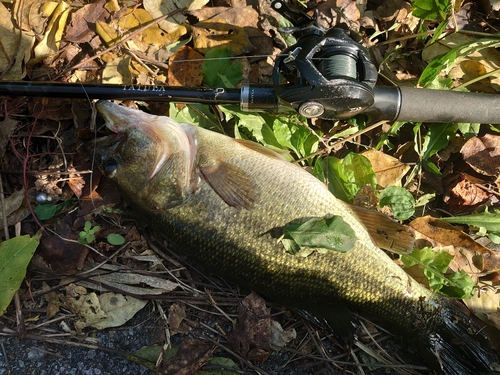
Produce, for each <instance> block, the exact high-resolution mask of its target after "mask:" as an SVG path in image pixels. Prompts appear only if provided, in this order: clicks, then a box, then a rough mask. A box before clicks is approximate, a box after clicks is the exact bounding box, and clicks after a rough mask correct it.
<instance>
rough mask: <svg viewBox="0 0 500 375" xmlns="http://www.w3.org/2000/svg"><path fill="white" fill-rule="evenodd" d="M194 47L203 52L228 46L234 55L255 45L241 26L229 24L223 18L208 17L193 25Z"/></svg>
mask: <svg viewBox="0 0 500 375" xmlns="http://www.w3.org/2000/svg"><path fill="white" fill-rule="evenodd" d="M193 40H194V48H195V49H196V50H197V51H199V52H201V53H203V54H205V53H207V52H208V51H210V50H211V49H213V48H216V47H224V48H229V49H230V50H231V51H232V52H233V54H234V55H235V56H239V55H242V54H245V53H248V52H250V51H251V50H253V49H254V48H255V47H254V46H253V45H252V43H251V42H250V39H249V38H248V36H247V34H246V33H245V30H244V29H243V28H242V27H239V26H235V25H230V24H227V23H226V20H225V19H223V18H210V19H209V20H206V21H202V22H198V23H197V24H195V25H193Z"/></svg>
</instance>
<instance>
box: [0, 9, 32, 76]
mask: <svg viewBox="0 0 500 375" xmlns="http://www.w3.org/2000/svg"><path fill="white" fill-rule="evenodd" d="M0 28H1V29H2V37H1V38H0V49H1V51H2V53H0V79H4V80H11V81H12V80H20V79H22V78H24V76H25V75H26V71H25V63H26V61H28V60H29V58H30V55H31V51H30V49H31V46H32V44H33V43H34V41H35V37H34V36H33V35H31V36H30V35H29V34H28V33H27V32H24V31H21V30H19V29H17V28H16V27H15V26H14V24H13V23H12V18H11V14H10V12H9V10H8V9H7V8H6V7H5V5H3V4H2V3H0Z"/></svg>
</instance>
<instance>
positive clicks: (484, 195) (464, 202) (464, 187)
mask: <svg viewBox="0 0 500 375" xmlns="http://www.w3.org/2000/svg"><path fill="white" fill-rule="evenodd" d="M491 196H492V194H491V193H488V192H487V191H485V190H484V189H481V187H480V186H478V185H476V184H474V183H472V182H471V181H469V180H468V178H467V176H465V175H463V176H461V178H460V180H459V181H458V182H457V183H456V185H455V186H453V187H452V188H451V190H450V195H449V199H448V200H447V202H446V205H447V208H448V211H449V212H451V213H453V214H455V213H459V212H460V213H462V212H464V210H473V209H474V208H475V207H477V206H478V205H481V204H483V203H485V202H487V201H488V199H489V198H490V197H491Z"/></svg>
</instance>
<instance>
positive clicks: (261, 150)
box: [235, 139, 286, 160]
mask: <svg viewBox="0 0 500 375" xmlns="http://www.w3.org/2000/svg"><path fill="white" fill-rule="evenodd" d="M235 141H236V142H237V143H239V144H240V145H242V146H244V147H246V148H248V149H250V150H253V151H257V152H259V153H261V154H262V155H266V156H268V157H270V158H273V159H278V160H286V159H285V158H284V157H283V155H281V154H280V153H278V152H276V151H274V150H271V149H270V148H268V147H265V146H262V145H261V144H260V143H256V142H254V141H249V140H247V139H235Z"/></svg>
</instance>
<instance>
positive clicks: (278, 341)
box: [271, 320, 297, 350]
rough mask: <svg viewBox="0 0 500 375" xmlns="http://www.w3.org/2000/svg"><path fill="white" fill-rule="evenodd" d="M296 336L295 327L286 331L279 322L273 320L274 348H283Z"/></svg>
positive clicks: (272, 345) (272, 343) (272, 341)
mask: <svg viewBox="0 0 500 375" xmlns="http://www.w3.org/2000/svg"><path fill="white" fill-rule="evenodd" d="M295 338H297V332H296V331H295V329H294V328H292V329H287V330H286V331H285V330H284V329H283V327H281V324H279V322H277V321H276V320H271V348H272V349H273V350H281V349H283V348H284V347H285V346H286V345H287V344H288V343H289V342H290V341H292V340H295Z"/></svg>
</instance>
